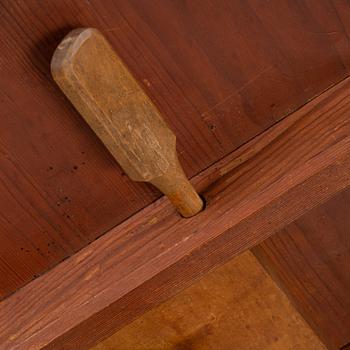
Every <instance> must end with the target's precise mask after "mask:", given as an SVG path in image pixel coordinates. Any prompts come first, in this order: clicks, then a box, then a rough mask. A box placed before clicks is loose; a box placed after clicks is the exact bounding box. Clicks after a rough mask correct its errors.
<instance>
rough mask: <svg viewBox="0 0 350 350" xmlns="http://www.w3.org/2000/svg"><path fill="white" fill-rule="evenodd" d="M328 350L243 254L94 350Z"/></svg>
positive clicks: (271, 281) (272, 284) (93, 349)
mask: <svg viewBox="0 0 350 350" xmlns="http://www.w3.org/2000/svg"><path fill="white" fill-rule="evenodd" d="M116 349H118V350H190V349H193V350H228V349H239V350H295V349H298V350H326V348H325V347H324V345H323V344H322V343H321V341H320V340H319V339H318V338H317V336H316V335H315V334H314V333H313V331H312V330H311V329H310V328H309V326H308V325H307V324H306V322H305V321H304V320H303V319H302V317H301V316H300V315H299V314H298V312H297V311H296V310H295V309H294V307H293V306H292V305H291V304H290V302H289V300H288V299H287V297H286V296H285V295H284V294H283V292H282V291H281V290H280V289H279V288H278V287H277V286H276V284H275V283H274V282H273V280H272V279H271V277H269V276H268V275H267V273H266V272H265V271H264V269H263V268H262V267H261V266H260V264H259V263H258V261H257V260H256V259H255V258H254V256H253V255H252V253H250V252H245V253H243V254H241V255H239V256H237V257H235V258H234V259H233V260H232V261H230V262H228V263H226V264H225V265H224V266H221V267H220V268H218V269H215V270H214V271H212V272H211V273H210V274H208V275H207V276H205V277H204V278H203V279H201V280H200V281H198V282H197V283H196V284H194V285H193V286H191V287H190V288H188V289H186V290H184V291H182V292H181V293H179V294H178V295H176V296H175V297H173V298H171V299H170V300H168V301H167V302H165V303H164V304H162V305H159V306H158V307H156V308H154V309H153V310H151V311H149V312H148V313H146V314H145V315H143V316H141V317H140V318H138V319H137V320H136V321H134V322H132V323H131V324H130V325H128V326H126V327H124V328H123V329H121V330H120V331H118V332H117V333H115V334H114V335H113V336H111V337H110V338H108V339H106V340H105V341H103V342H101V343H100V344H98V345H97V346H95V347H93V348H92V349H91V350H116Z"/></svg>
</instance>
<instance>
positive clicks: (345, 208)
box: [253, 190, 350, 350]
mask: <svg viewBox="0 0 350 350" xmlns="http://www.w3.org/2000/svg"><path fill="white" fill-rule="evenodd" d="M349 233H350V190H347V191H344V192H342V193H340V194H338V195H337V196H336V197H334V198H333V199H332V200H330V201H329V202H327V203H325V204H324V205H322V206H320V207H318V208H316V209H314V210H312V211H311V212H310V213H308V214H306V215H304V216H303V217H301V218H300V219H298V220H297V221H296V222H294V223H292V224H290V225H289V226H287V227H286V228H284V229H283V230H282V231H281V232H279V233H278V234H276V235H274V236H272V237H271V238H269V239H268V240H266V241H264V242H263V243H262V244H260V245H259V246H257V247H255V248H254V249H253V252H254V253H255V254H256V256H257V257H258V258H259V261H260V262H262V264H263V265H264V266H265V267H266V269H267V270H268V271H269V272H270V273H271V274H272V275H273V276H274V278H276V279H277V281H278V282H279V283H281V285H282V286H283V288H284V290H285V291H286V292H287V293H288V295H290V296H291V298H292V300H293V301H294V303H295V305H296V306H297V307H298V309H299V310H300V311H301V313H302V315H303V316H304V317H305V319H306V320H307V321H308V322H309V323H310V324H311V325H313V327H314V329H315V331H316V332H317V333H318V334H319V335H320V336H321V337H322V338H323V339H324V341H325V342H326V343H327V344H329V347H330V348H331V349H335V350H338V349H340V348H342V347H343V346H344V345H345V344H348V343H349V342H350V293H349V291H350V270H349V268H350V236H349Z"/></svg>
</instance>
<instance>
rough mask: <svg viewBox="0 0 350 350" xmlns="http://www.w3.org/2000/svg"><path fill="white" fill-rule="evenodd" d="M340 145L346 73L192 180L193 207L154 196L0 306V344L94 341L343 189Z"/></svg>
mask: <svg viewBox="0 0 350 350" xmlns="http://www.w3.org/2000/svg"><path fill="white" fill-rule="evenodd" d="M349 151H350V80H349V79H346V80H345V81H343V82H342V83H340V84H338V85H336V86H335V87H333V88H332V89H330V90H328V91H327V92H325V93H323V94H322V95H320V96H319V97H317V98H316V99H314V100H313V101H311V102H310V103H308V104H307V105H305V106H304V107H303V108H301V109H300V110H299V111H297V112H295V113H293V114H292V115H290V116H289V117H287V118H285V119H284V120H283V121H281V122H280V123H279V124H277V125H276V126H275V127H273V128H271V129H269V130H268V131H266V132H265V133H263V134H262V135H260V136H259V137H257V138H255V139H253V140H252V141H251V142H249V143H248V144H247V145H245V146H243V147H242V148H240V149H239V150H237V151H236V152H233V153H232V154H231V155H229V156H228V157H226V158H224V159H223V160H221V161H220V162H218V163H216V164H214V165H213V166H212V167H210V168H209V169H207V170H206V171H204V172H203V173H201V174H199V175H198V176H197V177H195V178H194V179H193V183H194V185H195V187H196V188H197V189H198V190H200V191H202V192H203V193H204V196H205V198H206V199H207V208H206V210H205V211H203V212H202V213H200V214H198V215H197V216H195V217H193V218H190V219H183V218H181V217H180V216H179V215H177V214H176V212H175V210H174V209H173V208H172V207H171V206H170V205H169V204H168V203H167V202H166V201H164V200H163V199H160V200H159V201H157V202H155V203H153V204H151V205H150V206H148V207H147V208H145V209H144V210H142V211H140V212H139V213H137V214H136V215H134V216H133V217H131V218H130V219H129V220H127V221H125V222H124V223H122V224H121V225H118V226H117V227H115V228H114V229H112V230H111V231H109V232H108V233H106V234H105V235H104V236H102V237H101V238H100V239H98V240H96V241H95V242H93V243H92V244H91V245H89V246H88V247H86V248H84V249H83V250H81V251H80V252H78V253H77V254H75V255H74V256H72V257H71V258H69V259H67V260H66V261H64V262H62V263H61V264H59V265H58V266H57V267H55V268H54V269H52V270H50V271H49V272H48V273H46V274H45V275H43V276H41V277H39V278H37V279H36V280H34V281H33V282H31V283H30V284H28V285H27V286H25V287H24V288H23V289H21V290H19V291H18V292H17V293H15V294H14V295H12V296H10V297H9V298H7V299H6V300H5V301H3V302H2V303H0V344H2V345H1V347H0V348H1V349H39V348H43V347H46V348H50V349H51V348H52V349H58V348H64V349H77V348H79V349H81V348H85V347H88V346H90V345H92V344H94V343H95V342H96V341H98V340H101V339H102V338H104V337H106V336H108V335H109V334H111V333H112V332H113V331H115V330H116V329H118V328H121V327H122V326H123V325H125V324H126V323H128V322H130V321H131V320H132V319H134V318H135V317H137V316H138V315H140V314H142V313H143V312H145V311H146V310H147V309H149V308H151V307H152V306H154V305H156V304H158V303H160V302H161V301H163V300H165V299H167V298H169V297H170V296H171V295H174V294H175V293H176V292H177V291H179V290H180V289H182V288H184V287H186V286H188V285H189V284H191V282H193V281H194V280H195V279H197V278H199V277H200V276H202V275H203V274H205V273H206V272H208V271H209V270H210V269H212V268H213V267H215V266H217V265H219V264H221V263H223V262H225V261H227V260H228V259H230V258H232V257H233V256H234V255H236V254H239V253H240V252H242V251H244V250H246V249H249V248H251V247H252V246H254V245H256V244H258V243H259V242H261V241H262V240H263V239H265V238H267V237H269V236H270V235H271V234H273V233H274V232H276V231H277V230H279V229H281V228H282V227H284V226H285V225H286V224H288V223H290V222H292V221H293V220H295V219H297V218H298V217H299V216H301V215H302V214H304V213H305V212H306V211H308V210H310V209H311V208H313V207H315V206H316V205H318V204H320V203H322V202H324V201H326V200H327V199H329V198H330V197H331V196H333V195H334V194H335V193H337V192H339V191H341V190H343V189H345V188H346V187H348V186H349V184H350V152H349ZM97 205H98V204H97Z"/></svg>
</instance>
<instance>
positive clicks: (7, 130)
mask: <svg viewBox="0 0 350 350" xmlns="http://www.w3.org/2000/svg"><path fill="white" fill-rule="evenodd" d="M349 11H350V5H349V4H348V2H347V1H342V0H334V1H330V0H312V1H307V2H297V1H294V0H290V1H287V0H283V1H281V0H273V1H263V2H262V1H255V0H250V1H224V0H220V1H219V0H217V1H214V2H213V1H206V0H205V1H204V0H194V1H189V2H184V1H171V0H154V1H148V0H135V1H129V0H125V1H124V0H121V1H112V0H105V1H99V0H91V1H80V0H70V1H66V0H55V1H45V3H43V2H42V1H37V0H28V1H21V0H15V1H4V0H3V1H1V2H0V17H1V28H0V50H1V60H0V101H1V111H2V113H1V114H2V116H1V118H0V152H1V157H0V162H1V163H0V167H1V173H0V193H1V196H0V212H1V220H0V295H1V296H2V297H4V296H6V295H8V294H9V293H11V292H13V291H15V290H16V289H17V288H19V287H20V286H22V285H23V284H25V283H27V282H28V281H30V280H32V279H33V278H35V277H36V276H37V275H39V274H41V273H43V272H44V271H46V270H47V269H49V268H50V267H52V266H54V265H56V264H57V263H58V262H60V261H62V260H63V259H64V258H66V257H68V256H71V255H72V254H74V252H76V251H78V250H79V249H81V248H82V247H84V246H86V245H87V244H88V243H89V242H91V241H93V240H95V239H96V238H97V237H99V236H101V235H102V234H103V233H105V232H107V231H108V230H110V229H111V228H112V227H114V226H115V225H117V224H119V223H120V222H122V221H123V220H125V219H126V218H128V217H129V216H131V215H132V214H134V213H135V212H137V211H138V210H140V209H141V208H143V207H144V206H146V205H148V204H149V203H151V202H152V201H154V200H155V199H156V198H158V197H159V193H158V192H155V191H154V190H153V189H152V188H150V187H149V186H147V185H143V184H135V183H132V182H131V181H130V180H129V179H127V178H126V177H125V176H124V174H123V172H122V171H121V169H120V168H119V167H118V165H117V164H116V163H115V162H114V160H113V159H112V157H111V156H110V155H109V154H108V153H107V152H106V150H105V149H104V147H103V146H102V144H101V143H100V142H99V140H98V139H97V138H96V137H95V135H94V134H93V133H92V131H91V130H90V129H89V127H88V126H87V125H86V124H85V123H84V122H83V121H82V120H81V118H80V116H79V115H78V113H77V112H76V111H75V110H74V109H73V107H72V106H71V105H70V103H69V102H68V101H67V100H66V99H65V98H64V97H63V96H62V94H61V93H60V91H59V90H58V88H57V87H56V86H55V84H54V83H53V81H52V79H51V77H50V68H49V66H50V59H51V57H52V54H53V51H54V49H55V48H56V46H57V45H58V43H59V42H60V41H61V40H62V38H63V37H64V36H65V35H66V34H67V33H68V32H69V31H70V30H71V29H73V28H76V27H84V26H91V27H96V28H99V29H100V30H101V31H102V32H103V33H104V34H105V35H106V36H107V38H108V39H109V41H110V42H111V44H112V46H113V48H114V49H115V50H116V51H117V53H118V54H119V55H120V56H121V57H122V58H123V60H124V61H125V62H126V64H127V66H128V67H129V68H130V70H131V71H132V73H133V74H134V75H135V77H136V78H137V79H138V81H139V82H140V83H141V84H142V85H143V87H144V88H145V90H146V92H147V94H148V95H149V96H150V97H151V98H152V100H153V101H154V103H155V104H156V106H157V107H158V108H159V110H160V111H161V113H162V115H163V116H164V117H165V119H166V121H167V122H168V124H169V125H170V127H171V128H172V130H173V131H174V132H175V134H176V136H177V139H178V152H179V157H180V161H181V163H182V164H183V165H184V168H185V172H186V174H187V175H188V176H189V177H192V176H194V175H195V174H197V173H199V172H200V171H201V170H203V169H205V168H207V167H208V166H209V165H211V164H213V163H214V162H215V161H217V160H218V159H221V158H222V157H223V156H225V155H227V154H228V153H229V152H231V151H232V150H233V149H235V148H237V147H238V146H240V145H241V144H242V143H244V142H246V141H247V140H248V139H250V138H252V137H253V136H255V135H257V134H258V133H260V132H261V131H263V130H264V129H266V128H267V127H269V126H271V125H272V124H274V123H275V122H276V121H278V120H280V118H281V117H283V116H285V115H286V114H289V113H290V112H291V111H293V110H295V109H296V108H298V107H299V106H300V105H303V104H304V103H305V102H306V101H307V100H309V99H310V98H312V97H313V96H315V95H317V94H319V93H320V92H322V91H323V90H324V89H326V88H328V87H329V86H330V85H332V84H334V83H335V82H337V81H339V80H341V79H343V78H344V77H345V76H347V75H348V74H349V62H350V61H349V56H350V42H349V37H348V35H349V33H350V23H349V16H347V13H349ZM281 28H283V30H281Z"/></svg>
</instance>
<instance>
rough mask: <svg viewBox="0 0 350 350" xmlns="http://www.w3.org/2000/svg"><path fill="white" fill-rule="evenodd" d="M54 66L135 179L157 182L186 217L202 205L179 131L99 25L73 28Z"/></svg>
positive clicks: (79, 106) (59, 81)
mask: <svg viewBox="0 0 350 350" xmlns="http://www.w3.org/2000/svg"><path fill="white" fill-rule="evenodd" d="M51 71H52V75H53V77H54V80H55V81H56V82H57V84H58V85H59V86H60V88H61V89H62V91H63V92H64V93H65V95H66V96H67V97H68V98H69V100H70V101H71V102H72V103H73V105H74V106H75V108H76V109H77V110H78V111H79V112H80V114H81V115H82V116H83V118H84V119H85V120H86V121H87V123H88V124H89V125H90V127H91V128H92V129H93V130H94V132H95V133H96V134H97V136H98V137H99V138H100V139H101V140H102V141H103V143H104V144H105V145H106V147H107V148H108V149H109V151H110V152H111V153H112V155H113V156H114V158H115V159H116V160H117V161H118V163H119V164H120V165H121V167H122V168H123V169H124V171H125V172H126V173H127V174H128V175H129V177H130V178H131V179H133V180H135V181H146V182H150V183H151V184H153V185H154V186H156V187H157V188H158V189H159V190H160V191H162V192H163V193H164V194H165V195H166V196H167V197H168V198H169V199H170V201H171V202H172V203H173V204H174V205H175V207H176V208H177V209H178V211H179V212H180V213H181V215H182V216H184V217H190V216H193V215H195V214H197V213H198V212H199V211H201V210H202V208H203V202H202V200H201V198H200V197H199V196H198V194H197V192H196V191H195V190H194V188H193V186H192V185H191V184H190V182H189V181H188V179H187V177H186V175H185V174H184V172H183V170H182V167H181V165H180V163H179V161H178V158H177V153H176V146H175V143H176V137H175V135H174V134H173V132H172V131H171V130H170V129H169V128H168V126H167V125H166V123H165V122H164V120H163V118H162V117H161V116H160V113H159V111H158V110H157V108H156V107H155V105H154V104H153V103H152V101H151V100H150V99H149V98H148V96H147V95H146V94H145V92H144V91H143V89H142V88H141V87H140V85H139V84H138V83H137V81H136V80H135V79H134V77H133V76H132V75H131V73H130V72H129V71H128V69H127V68H126V67H125V65H124V64H123V62H122V61H121V60H120V58H119V57H118V56H117V55H116V53H115V52H114V51H113V49H112V48H111V46H110V45H109V43H108V42H107V40H106V39H105V38H104V37H103V35H102V34H101V33H100V32H99V31H98V30H96V29H93V28H80V29H75V30H73V31H71V32H70V33H69V34H68V35H67V36H66V37H65V38H64V39H63V41H62V42H61V43H60V45H59V46H58V47H57V49H56V51H55V53H54V55H53V57H52V61H51Z"/></svg>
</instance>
